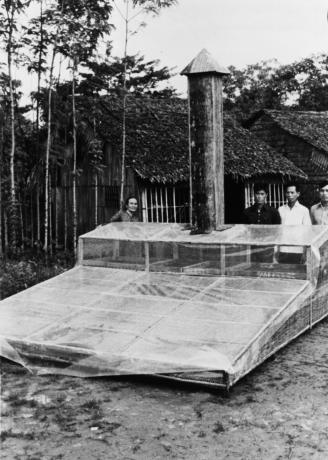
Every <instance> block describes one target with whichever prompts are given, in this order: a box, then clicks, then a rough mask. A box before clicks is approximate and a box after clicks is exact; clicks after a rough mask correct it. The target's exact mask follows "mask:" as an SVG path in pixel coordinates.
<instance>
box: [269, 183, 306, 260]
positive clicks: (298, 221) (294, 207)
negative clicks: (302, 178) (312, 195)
mask: <svg viewBox="0 0 328 460" xmlns="http://www.w3.org/2000/svg"><path fill="white" fill-rule="evenodd" d="M285 190H286V198H287V204H284V205H283V206H280V208H279V209H278V212H279V214H280V218H281V223H282V225H311V224H312V222H311V217H310V212H309V210H308V208H306V207H305V206H303V205H302V204H301V203H299V201H298V198H299V196H300V189H299V185H298V184H295V183H290V184H287V185H286V189H285ZM276 256H277V259H278V261H279V263H291V264H293V263H296V264H300V263H303V262H304V256H305V249H304V248H303V247H298V246H280V247H279V253H278V254H276Z"/></svg>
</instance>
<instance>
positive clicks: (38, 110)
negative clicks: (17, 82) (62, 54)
mask: <svg viewBox="0 0 328 460" xmlns="http://www.w3.org/2000/svg"><path fill="white" fill-rule="evenodd" d="M39 1H40V48H39V60H38V98H37V100H36V131H37V150H38V153H39V146H40V145H39V144H40V139H39V122H40V97H39V96H40V94H41V73H42V49H43V38H44V34H43V0H39Z"/></svg>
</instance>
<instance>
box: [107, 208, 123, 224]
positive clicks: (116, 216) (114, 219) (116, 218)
mask: <svg viewBox="0 0 328 460" xmlns="http://www.w3.org/2000/svg"><path fill="white" fill-rule="evenodd" d="M121 221H122V216H121V211H118V212H117V213H116V214H114V215H113V217H112V218H111V220H110V221H109V222H111V223H112V222H121Z"/></svg>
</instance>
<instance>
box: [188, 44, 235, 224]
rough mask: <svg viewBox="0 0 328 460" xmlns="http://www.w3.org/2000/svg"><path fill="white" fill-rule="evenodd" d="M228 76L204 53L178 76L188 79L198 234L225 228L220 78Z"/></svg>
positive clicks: (192, 172) (194, 207)
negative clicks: (221, 227)
mask: <svg viewBox="0 0 328 460" xmlns="http://www.w3.org/2000/svg"><path fill="white" fill-rule="evenodd" d="M227 74H229V72H228V70H226V69H224V68H223V67H222V66H220V65H219V64H218V63H217V62H216V61H215V60H214V59H213V58H212V56H211V55H210V54H209V53H208V52H207V51H206V50H202V51H201V52H200V53H199V54H198V55H197V56H196V57H195V59H193V60H192V61H191V63H190V64H189V65H188V66H187V67H186V68H185V69H184V70H183V71H182V72H181V75H186V76H187V77H188V89H189V91H188V93H189V94H188V97H189V107H190V142H191V176H192V189H193V190H192V201H193V212H194V215H195V219H196V225H197V228H198V230H199V231H201V232H210V231H212V230H213V229H217V228H218V227H219V226H220V225H222V224H224V165H223V109H222V77H223V76H224V75H227Z"/></svg>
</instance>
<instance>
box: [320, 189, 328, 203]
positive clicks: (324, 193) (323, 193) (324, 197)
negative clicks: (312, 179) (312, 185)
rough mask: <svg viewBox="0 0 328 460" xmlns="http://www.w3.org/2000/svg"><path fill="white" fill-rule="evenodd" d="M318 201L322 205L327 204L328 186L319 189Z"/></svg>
mask: <svg viewBox="0 0 328 460" xmlns="http://www.w3.org/2000/svg"><path fill="white" fill-rule="evenodd" d="M319 193H320V201H321V202H322V203H328V184H327V185H325V186H324V187H322V188H321V189H320V192H319Z"/></svg>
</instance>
